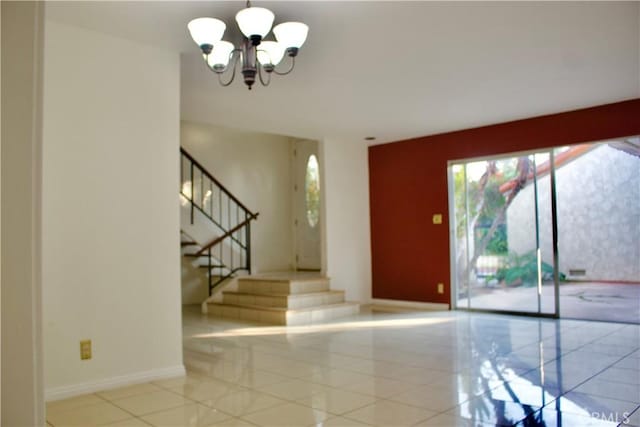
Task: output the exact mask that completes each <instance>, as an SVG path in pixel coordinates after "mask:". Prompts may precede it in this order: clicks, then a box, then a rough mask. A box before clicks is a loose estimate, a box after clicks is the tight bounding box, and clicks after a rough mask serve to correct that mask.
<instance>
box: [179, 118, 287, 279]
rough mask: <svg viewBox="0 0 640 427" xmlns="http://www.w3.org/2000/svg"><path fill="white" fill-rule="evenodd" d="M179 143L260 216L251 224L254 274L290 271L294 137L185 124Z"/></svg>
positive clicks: (190, 123) (182, 127)
mask: <svg viewBox="0 0 640 427" xmlns="http://www.w3.org/2000/svg"><path fill="white" fill-rule="evenodd" d="M180 143H181V145H182V147H183V148H184V149H186V150H187V151H188V152H189V154H191V155H192V156H193V157H194V158H195V159H196V160H197V161H198V162H199V163H201V164H202V165H203V166H204V167H205V168H206V169H208V170H209V172H210V173H211V174H212V175H213V176H214V177H215V178H216V179H217V180H218V181H220V183H222V185H224V186H225V187H226V188H227V189H228V190H229V191H230V192H231V193H233V194H234V195H235V196H236V197H237V198H238V200H240V201H241V202H242V203H243V204H244V205H245V206H246V207H247V208H248V209H250V210H252V211H253V212H259V213H260V216H259V217H258V219H257V220H256V221H253V222H252V223H251V236H252V239H251V240H252V264H253V273H260V272H266V271H286V270H290V269H291V268H292V252H293V249H292V246H293V245H292V240H293V237H292V216H291V172H290V169H291V164H290V140H289V138H288V137H284V136H278V135H270V134H263V133H254V132H245V131H238V130H234V129H226V128H221V127H215V126H212V125H208V124H202V123H194V122H188V121H183V122H182V125H181V137H180Z"/></svg>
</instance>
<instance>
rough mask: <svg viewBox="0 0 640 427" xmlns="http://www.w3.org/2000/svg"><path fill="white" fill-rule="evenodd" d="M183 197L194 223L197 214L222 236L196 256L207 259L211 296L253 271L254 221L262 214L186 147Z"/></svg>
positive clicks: (182, 167) (182, 153)
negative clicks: (238, 275)
mask: <svg viewBox="0 0 640 427" xmlns="http://www.w3.org/2000/svg"><path fill="white" fill-rule="evenodd" d="M180 177H181V178H180V181H181V182H180V195H181V196H182V199H183V203H189V205H190V217H191V218H190V220H191V224H193V223H194V221H195V213H196V211H198V212H200V213H201V214H202V215H204V217H205V218H207V219H208V220H209V221H210V222H211V223H212V224H213V225H214V226H215V227H216V228H217V229H218V232H219V236H218V237H215V238H214V239H213V240H212V241H210V242H208V243H206V244H204V245H202V247H201V248H200V250H198V251H197V252H196V253H195V254H192V255H193V256H195V257H196V258H202V257H206V259H207V264H205V265H200V267H203V268H206V269H207V278H208V284H209V296H211V295H212V293H213V290H214V288H215V287H216V286H218V285H219V284H221V283H222V282H224V281H225V280H227V279H228V278H230V277H233V276H234V275H235V274H236V273H237V272H238V271H241V270H245V271H247V272H251V221H252V220H255V219H256V218H257V217H258V213H257V212H256V213H253V212H251V211H250V210H249V209H248V208H247V207H246V206H245V205H244V204H242V202H240V201H239V200H238V198H237V197H235V196H234V195H233V194H231V192H230V191H229V190H227V189H226V188H225V187H224V186H223V185H222V184H221V183H220V182H219V181H218V180H217V179H216V178H214V177H213V175H211V174H210V173H209V172H208V171H207V170H206V169H205V168H204V166H202V165H201V164H200V163H198V161H197V160H195V159H194V158H193V156H191V155H190V154H189V153H188V152H187V151H186V150H185V149H184V148H180Z"/></svg>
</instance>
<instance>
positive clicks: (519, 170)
mask: <svg viewBox="0 0 640 427" xmlns="http://www.w3.org/2000/svg"><path fill="white" fill-rule="evenodd" d="M639 170H640V144H639V143H638V138H637V137H632V138H622V139H620V140H614V141H605V142H598V143H590V144H580V145H575V146H568V147H556V148H553V149H548V150H540V151H535V152H526V153H516V154H509V155H505V156H496V157H490V158H483V159H473V160H463V161H455V162H450V164H449V194H450V212H451V213H452V214H451V219H452V220H451V237H452V239H451V241H452V243H453V244H452V245H451V246H452V254H451V260H452V274H451V279H452V284H453V285H454V286H452V291H453V294H452V305H453V306H454V307H456V308H458V309H466V310H483V311H500V312H510V313H518V314H529V315H536V316H549V317H566V318H578V319H588V320H607V321H621V322H630V323H639V322H640V262H638V260H639V259H640V244H639V243H638V242H640V177H639V175H638V171H639Z"/></svg>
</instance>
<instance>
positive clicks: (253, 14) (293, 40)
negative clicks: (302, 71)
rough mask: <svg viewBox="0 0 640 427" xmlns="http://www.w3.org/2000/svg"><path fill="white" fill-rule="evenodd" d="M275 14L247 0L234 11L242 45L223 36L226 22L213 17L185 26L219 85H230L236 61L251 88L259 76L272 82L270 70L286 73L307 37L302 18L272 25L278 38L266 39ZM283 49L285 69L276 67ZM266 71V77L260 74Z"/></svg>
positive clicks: (199, 19) (276, 72) (290, 69)
mask: <svg viewBox="0 0 640 427" xmlns="http://www.w3.org/2000/svg"><path fill="white" fill-rule="evenodd" d="M274 17H275V16H274V14H273V12H271V11H270V10H269V9H265V8H263V7H252V6H251V3H250V2H249V1H247V7H246V9H242V10H241V11H240V12H238V13H237V14H236V22H237V24H238V27H239V28H240V31H242V34H243V35H244V37H243V41H242V46H241V47H237V48H236V47H235V46H234V45H233V44H232V43H229V42H227V41H224V40H222V36H223V34H224V30H225V29H226V28H227V25H226V24H225V23H224V22H222V21H221V20H219V19H216V18H196V19H194V20H192V21H191V22H189V24H188V25H187V27H188V28H189V33H190V34H191V37H192V38H193V41H194V42H196V44H197V45H198V46H199V47H200V49H201V50H202V56H203V58H204V61H205V63H206V64H207V66H208V67H209V69H210V70H211V71H213V72H214V73H216V74H217V75H218V81H219V82H220V84H221V85H222V86H229V85H230V84H231V83H232V82H233V79H234V78H235V75H236V68H237V66H238V63H239V62H240V63H241V64H242V75H243V76H244V82H245V84H246V85H247V86H248V87H249V89H251V86H253V84H254V83H255V81H256V75H257V76H258V78H259V80H260V83H262V85H263V86H268V85H269V83H270V82H271V74H273V73H275V74H278V75H285V74H289V73H290V72H291V71H292V70H293V67H294V66H295V58H296V56H297V55H298V49H300V47H301V46H302V45H303V43H304V42H305V40H306V39H307V32H308V31H309V27H308V26H306V25H305V24H303V23H301V22H284V23H282V24H278V25H276V26H275V27H273V34H274V35H275V38H276V40H277V41H265V40H264V38H265V37H266V36H267V35H268V34H269V31H271V26H272V25H273V20H274ZM285 53H286V54H287V56H288V57H290V58H291V65H290V66H289V68H288V69H287V70H286V71H278V70H276V65H278V64H279V63H280V61H281V60H282V58H283V57H284V55H285ZM227 70H231V77H230V78H229V79H228V80H227V81H226V82H225V81H224V80H223V78H222V75H223V74H224V73H225V72H226V71H227ZM263 71H264V72H265V73H266V78H265V77H264V76H263Z"/></svg>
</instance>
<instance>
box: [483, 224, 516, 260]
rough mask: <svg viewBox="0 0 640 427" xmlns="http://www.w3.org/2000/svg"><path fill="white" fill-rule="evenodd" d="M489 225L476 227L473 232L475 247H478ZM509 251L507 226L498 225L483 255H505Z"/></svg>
mask: <svg viewBox="0 0 640 427" xmlns="http://www.w3.org/2000/svg"><path fill="white" fill-rule="evenodd" d="M490 227H491V224H484V225H481V226H478V227H476V230H475V245H476V247H478V246H479V245H480V242H481V241H483V240H484V239H485V237H486V236H487V233H488V232H489V228H490ZM508 251H509V247H508V244H507V226H506V224H500V225H499V226H498V228H496V231H495V232H494V233H493V236H491V240H489V243H488V244H487V248H486V249H485V251H484V254H485V255H506V254H507V252H508Z"/></svg>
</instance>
